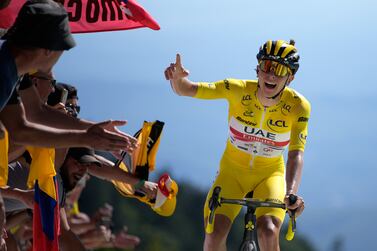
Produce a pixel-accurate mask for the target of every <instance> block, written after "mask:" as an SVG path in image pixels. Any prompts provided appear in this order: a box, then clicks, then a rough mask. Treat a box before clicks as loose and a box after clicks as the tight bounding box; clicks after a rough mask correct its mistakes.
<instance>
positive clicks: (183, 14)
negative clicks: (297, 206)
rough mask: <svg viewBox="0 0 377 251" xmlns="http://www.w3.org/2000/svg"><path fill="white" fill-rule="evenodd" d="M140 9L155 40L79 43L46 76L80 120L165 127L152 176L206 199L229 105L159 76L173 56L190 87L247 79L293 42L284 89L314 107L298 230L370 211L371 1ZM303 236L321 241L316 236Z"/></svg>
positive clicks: (132, 33)
mask: <svg viewBox="0 0 377 251" xmlns="http://www.w3.org/2000/svg"><path fill="white" fill-rule="evenodd" d="M138 2H139V3H140V4H141V5H142V6H144V7H145V9H147V10H148V11H149V12H150V14H151V15H152V16H153V17H154V18H155V19H156V20H157V21H158V22H159V24H160V26H161V30H160V31H152V30H150V29H138V30H129V31H118V32H104V33H95V34H83V35H76V36H75V38H76V40H77V42H78V46H77V47H76V48H74V49H73V50H71V51H69V52H68V53H66V54H64V55H63V57H62V59H61V60H60V62H59V63H58V64H57V66H56V68H55V73H56V76H57V78H58V79H59V80H61V81H63V82H67V83H72V84H75V85H76V86H77V87H78V89H79V96H80V103H81V106H82V117H84V118H87V119H93V120H103V119H109V118H112V119H127V120H128V121H129V123H128V125H127V126H125V127H123V130H124V131H126V132H129V133H133V132H135V131H136V130H137V129H138V128H139V127H140V126H141V124H142V121H143V120H150V121H151V120H155V119H159V120H162V121H164V122H165V123H166V126H165V129H164V135H163V138H162V142H161V146H160V150H159V153H158V159H157V162H158V166H159V168H169V169H170V170H171V173H172V174H173V176H174V177H176V178H177V179H183V178H184V179H189V180H190V181H191V182H192V183H193V184H197V185H198V186H199V187H201V188H203V189H207V188H208V187H209V186H210V184H211V183H212V181H213V178H214V176H215V174H216V170H217V167H218V162H219V159H220V158H221V154H222V151H223V149H224V146H225V142H226V138H227V124H226V119H227V104H226V102H225V101H222V100H218V101H203V100H195V99H191V98H185V97H178V96H176V95H175V94H173V92H172V91H171V90H170V86H169V84H168V82H167V81H165V80H164V76H163V71H164V69H165V67H166V66H167V65H168V64H169V63H170V62H173V61H174V60H175V54H176V53H177V52H179V53H181V55H182V60H183V64H184V65H185V67H186V68H187V69H189V70H190V72H191V74H190V79H192V80H193V81H216V80H220V79H224V78H229V77H232V78H240V79H253V78H255V72H254V69H255V65H256V59H255V55H256V53H257V51H258V48H259V46H260V45H261V44H262V43H264V42H265V41H266V40H268V39H286V40H289V39H290V38H294V39H295V40H296V46H297V47H298V49H299V51H300V55H301V65H300V69H299V72H298V74H297V75H296V79H295V81H294V82H293V83H292V85H291V87H292V88H294V89H296V90H298V91H299V92H301V93H302V94H303V95H304V96H306V97H307V98H308V99H309V101H310V102H311V104H312V115H311V119H310V123H309V137H308V143H307V149H306V153H305V169H304V175H303V181H302V185H301V188H300V192H301V194H302V195H303V196H304V197H305V200H306V203H307V210H306V214H305V215H303V216H302V222H304V223H305V222H307V225H308V226H309V225H310V224H311V223H310V222H313V217H314V216H315V215H316V214H318V213H319V212H330V213H334V212H337V211H339V212H340V211H342V212H343V211H344V210H346V209H354V210H356V209H362V210H367V209H369V208H375V207H376V206H377V202H376V200H373V199H372V198H375V194H374V191H375V189H376V185H375V178H376V177H377V170H376V169H375V166H376V165H375V163H374V156H375V151H374V144H375V142H377V136H376V133H375V124H376V123H377V118H376V116H375V115H376V113H375V111H374V108H375V106H376V105H377V101H376V94H377V85H376V80H375V76H374V73H375V72H376V69H375V68H376V66H377V63H376V59H377V50H376V49H375V46H374V43H375V41H376V40H377V32H376V29H375V27H374V26H375V25H376V23H377V18H376V13H377V12H376V10H377V4H376V2H375V1H371V0H360V1H349V0H345V1H324V0H319V1H315V2H314V1H313V2H307V1H296V0H294V1H284V2H283V1H269V2H265V1H258V2H255V1H240V0H234V1H222V0H221V1H220V0H218V1H213V0H207V1H199V0H193V1H145V0H139V1H138ZM314 218H315V217H314ZM367 222H368V221H367ZM304 223H303V225H305V224H304ZM376 223H377V222H376V220H374V224H376ZM313 224H314V223H313ZM308 226H307V227H308ZM310 226H313V227H314V225H310ZM303 228H304V229H305V227H304V226H303ZM333 231H335V230H333ZM304 232H307V233H309V234H313V238H314V239H315V241H321V240H319V237H316V233H315V230H313V229H312V230H307V231H304ZM331 234H333V235H334V236H336V234H337V233H335V232H332V233H329V235H330V236H331ZM329 235H327V236H329ZM317 236H318V235H317ZM368 240H370V243H372V237H371V238H370V239H368ZM366 243H368V241H366ZM326 245H328V243H327V242H326V243H325V244H324V243H322V244H319V246H320V247H321V248H323V250H325V249H324V248H325V247H326ZM366 247H367V246H366ZM348 248H349V247H348ZM366 249H367V248H364V250H366ZM347 250H348V249H347Z"/></svg>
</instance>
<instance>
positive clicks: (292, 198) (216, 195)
mask: <svg viewBox="0 0 377 251" xmlns="http://www.w3.org/2000/svg"><path fill="white" fill-rule="evenodd" d="M220 192H221V187H219V186H217V187H215V188H214V189H213V192H212V197H211V198H210V200H209V205H208V207H209V210H210V214H209V217H208V222H207V226H206V232H207V233H212V232H213V226H214V216H215V211H216V209H217V207H219V206H221V204H223V203H225V204H236V205H241V206H248V207H254V208H257V207H274V208H281V209H287V207H286V205H285V204H284V203H276V202H271V201H259V200H253V199H250V198H243V199H227V198H222V197H220ZM296 201H297V196H296V195H293V194H291V195H289V204H290V205H292V204H294V203H296ZM287 210H288V209H287ZM291 215H292V216H290V221H289V223H288V230H287V234H286V236H285V238H286V239H287V240H288V241H290V240H292V239H293V237H294V234H295V231H296V217H295V210H291Z"/></svg>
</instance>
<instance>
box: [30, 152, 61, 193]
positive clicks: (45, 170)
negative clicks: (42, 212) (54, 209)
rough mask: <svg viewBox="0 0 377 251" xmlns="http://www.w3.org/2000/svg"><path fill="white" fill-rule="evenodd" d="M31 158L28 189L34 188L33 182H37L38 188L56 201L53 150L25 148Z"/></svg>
mask: <svg viewBox="0 0 377 251" xmlns="http://www.w3.org/2000/svg"><path fill="white" fill-rule="evenodd" d="M26 149H27V150H28V152H29V153H30V156H31V158H32V161H31V165H30V172H29V177H28V181H27V184H28V187H29V188H32V187H33V186H34V183H35V180H38V185H39V188H40V189H41V190H42V191H44V192H45V193H46V194H48V195H49V196H50V197H51V198H53V199H55V200H56V189H55V183H54V181H53V177H54V176H56V172H55V165H54V163H55V149H53V148H40V147H30V146H29V147H27V148H26Z"/></svg>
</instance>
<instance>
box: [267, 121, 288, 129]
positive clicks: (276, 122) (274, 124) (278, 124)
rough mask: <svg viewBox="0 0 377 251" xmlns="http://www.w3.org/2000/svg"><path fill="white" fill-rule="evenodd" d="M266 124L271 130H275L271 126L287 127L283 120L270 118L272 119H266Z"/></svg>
mask: <svg viewBox="0 0 377 251" xmlns="http://www.w3.org/2000/svg"><path fill="white" fill-rule="evenodd" d="M267 126H268V128H270V129H271V130H272V131H275V132H276V130H275V129H274V128H273V127H280V128H285V127H288V126H287V124H286V121H285V120H272V119H269V120H267Z"/></svg>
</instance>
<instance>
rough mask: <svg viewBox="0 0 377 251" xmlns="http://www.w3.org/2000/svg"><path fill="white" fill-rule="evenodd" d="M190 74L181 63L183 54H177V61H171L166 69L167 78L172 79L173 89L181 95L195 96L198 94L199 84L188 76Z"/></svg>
mask: <svg viewBox="0 0 377 251" xmlns="http://www.w3.org/2000/svg"><path fill="white" fill-rule="evenodd" d="M188 75H189V72H188V70H186V69H185V68H184V67H183V65H182V63H181V56H180V55H179V54H177V56H176V59H175V63H171V64H170V66H169V67H167V68H166V70H165V78H166V80H170V85H171V88H172V89H173V91H174V92H175V93H176V94H178V95H179V96H189V97H193V96H195V95H196V92H197V90H198V85H197V84H196V83H195V82H192V81H191V80H189V79H188V78H187V77H188Z"/></svg>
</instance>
